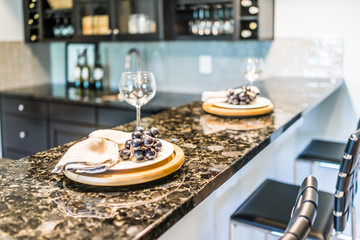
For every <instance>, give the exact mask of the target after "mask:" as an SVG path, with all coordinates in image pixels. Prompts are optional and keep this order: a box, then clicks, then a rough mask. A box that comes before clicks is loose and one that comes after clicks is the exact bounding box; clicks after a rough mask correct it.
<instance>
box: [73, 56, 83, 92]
mask: <svg viewBox="0 0 360 240" xmlns="http://www.w3.org/2000/svg"><path fill="white" fill-rule="evenodd" d="M81 58H82V55H81V54H80V53H79V52H78V53H77V62H76V66H75V70H74V77H75V86H76V87H77V88H81V87H82V86H83V79H82V74H81V71H82V64H81Z"/></svg>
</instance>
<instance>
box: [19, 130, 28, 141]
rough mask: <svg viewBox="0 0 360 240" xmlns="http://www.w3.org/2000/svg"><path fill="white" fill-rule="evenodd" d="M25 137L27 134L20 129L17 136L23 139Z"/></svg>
mask: <svg viewBox="0 0 360 240" xmlns="http://www.w3.org/2000/svg"><path fill="white" fill-rule="evenodd" d="M26 137H27V134H26V132H25V131H20V132H19V138H21V139H24V138H26Z"/></svg>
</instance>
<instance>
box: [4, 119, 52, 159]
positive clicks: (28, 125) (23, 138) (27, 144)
mask: <svg viewBox="0 0 360 240" xmlns="http://www.w3.org/2000/svg"><path fill="white" fill-rule="evenodd" d="M3 146H4V148H5V150H6V149H13V151H16V150H20V151H21V152H28V153H29V154H30V153H31V154H32V153H36V152H40V151H43V150H46V149H47V148H48V145H47V122H46V120H38V119H30V118H25V117H14V116H9V115H4V116H3Z"/></svg>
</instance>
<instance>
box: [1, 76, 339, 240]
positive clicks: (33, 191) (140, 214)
mask: <svg viewBox="0 0 360 240" xmlns="http://www.w3.org/2000/svg"><path fill="white" fill-rule="evenodd" d="M258 84H259V85H258V86H259V88H260V90H261V93H262V95H263V96H266V97H269V98H270V99H271V100H272V102H273V103H274V111H273V112H272V113H271V114H268V115H264V116H261V117H253V118H221V117H216V116H213V115H210V114H207V113H205V112H204V111H203V110H202V109H201V103H200V102H193V103H189V104H186V105H183V106H180V107H177V108H174V109H171V110H166V111H163V112H161V113H158V114H155V115H153V116H150V117H146V118H144V119H143V126H144V127H146V128H148V127H152V126H155V127H158V128H159V130H160V133H161V135H160V137H161V138H162V139H165V140H167V141H169V142H172V143H174V144H177V145H178V146H180V147H181V148H182V149H183V150H184V153H185V163H184V165H183V166H182V167H181V168H180V169H179V170H178V171H177V172H175V173H173V174H171V175H170V176H168V177H165V178H163V179H160V180H157V181H154V182H151V183H145V184H139V185H135V186H129V187H102V188H101V187H91V186H86V185H83V184H78V183H75V182H73V181H71V180H69V179H67V178H65V177H64V176H63V174H60V175H57V174H52V173H51V170H52V169H53V167H54V165H55V164H56V163H57V161H58V160H59V159H60V157H61V156H62V155H63V154H64V153H65V152H66V150H67V149H68V148H69V147H70V146H71V145H72V144H74V142H72V143H69V144H65V145H63V146H60V147H57V148H53V149H50V150H48V151H44V152H41V153H37V154H35V155H33V156H30V157H26V158H23V159H20V160H17V161H8V160H6V161H2V162H0V238H1V237H14V238H19V239H22V238H24V239H26V238H39V239H60V238H62V239H64V238H68V239H80V238H81V239H154V238H157V237H159V236H160V235H161V234H163V233H164V232H165V231H166V230H167V229H169V228H170V227H172V226H173V225H174V224H175V223H176V222H177V221H179V220H180V219H181V218H182V217H184V216H185V215H186V214H187V213H189V212H190V211H191V210H192V209H194V208H195V207H197V206H198V205H199V204H200V203H201V202H202V201H204V200H205V199H206V198H207V197H208V196H209V195H210V194H211V193H212V192H214V191H215V190H216V189H217V188H219V187H220V186H221V185H223V184H224V183H226V181H227V180H228V179H229V178H230V177H231V176H233V175H234V174H235V173H236V172H238V171H239V170H241V169H242V167H244V166H245V165H246V164H247V163H248V162H249V161H251V160H252V159H253V158H254V157H255V156H256V155H257V154H259V153H261V151H262V150H264V149H265V148H266V147H267V146H268V145H269V144H271V142H273V141H274V140H275V139H276V138H278V137H279V136H280V135H281V134H282V133H283V132H284V131H285V130H286V129H288V128H289V127H290V126H291V125H293V124H294V123H295V122H296V121H297V120H298V119H299V118H301V116H302V115H304V114H306V113H307V112H308V111H310V110H311V109H313V108H314V107H316V106H317V105H319V104H320V103H321V102H323V101H324V100H325V99H327V98H329V97H330V96H331V95H332V94H333V93H334V92H336V91H337V90H338V89H340V87H341V86H342V84H343V82H342V81H341V80H336V79H309V78H307V79H304V78H286V79H279V78H276V79H275V78H274V79H267V80H266V81H262V82H259V83H258ZM132 128H133V124H132V123H129V124H126V125H122V126H119V127H117V128H116V129H119V130H125V131H131V130H132ZM223 221H228V219H223ZM174 227H176V226H174ZM224 231H227V229H224ZM179 234H180V235H181V233H179Z"/></svg>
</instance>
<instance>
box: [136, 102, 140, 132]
mask: <svg viewBox="0 0 360 240" xmlns="http://www.w3.org/2000/svg"><path fill="white" fill-rule="evenodd" d="M136 126H137V127H140V106H136Z"/></svg>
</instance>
